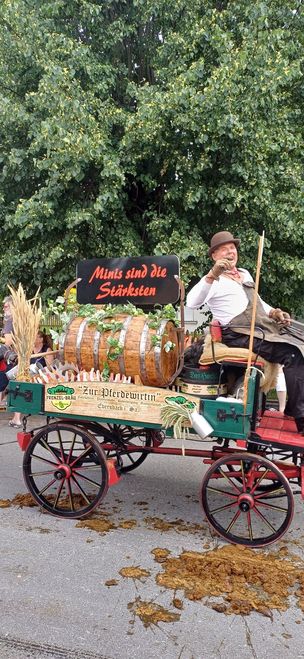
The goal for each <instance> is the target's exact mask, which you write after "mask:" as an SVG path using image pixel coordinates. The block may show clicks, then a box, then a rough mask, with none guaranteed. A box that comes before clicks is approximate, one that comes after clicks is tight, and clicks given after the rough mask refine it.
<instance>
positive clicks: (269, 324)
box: [227, 281, 304, 357]
mask: <svg viewBox="0 0 304 659" xmlns="http://www.w3.org/2000/svg"><path fill="white" fill-rule="evenodd" d="M240 285H241V286H243V289H244V291H245V293H246V295H247V297H248V305H247V307H246V309H245V311H242V313H240V314H239V315H238V316H235V317H234V318H232V320H231V321H230V322H229V323H228V325H227V327H231V329H232V330H233V331H234V332H238V333H239V334H248V335H249V334H250V326H251V317H252V302H253V295H254V283H253V282H251V281H249V282H245V283H243V284H240ZM258 327H260V328H261V329H262V330H263V332H264V336H263V338H264V339H265V341H271V342H272V343H289V344H290V345H292V346H296V347H297V348H298V349H299V350H300V351H301V353H302V355H303V357H304V337H303V338H302V339H301V338H300V337H296V336H293V335H291V334H289V333H288V326H287V327H286V326H284V325H279V324H278V323H277V322H276V321H275V320H272V319H271V318H269V316H267V314H266V312H265V310H264V307H263V305H262V303H261V299H260V297H259V296H258V300H257V308H256V318H255V331H254V336H255V337H256V338H258V339H261V338H262V333H261V332H259V331H258V329H257V328H258Z"/></svg>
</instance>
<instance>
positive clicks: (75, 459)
mask: <svg viewBox="0 0 304 659" xmlns="http://www.w3.org/2000/svg"><path fill="white" fill-rule="evenodd" d="M93 450H94V449H93V448H92V446H88V447H87V448H86V449H85V450H84V451H82V453H80V454H79V455H78V456H77V457H76V458H74V460H73V462H71V464H70V467H74V466H75V463H76V462H78V461H79V460H83V458H85V456H86V455H88V453H90V452H91V451H93Z"/></svg>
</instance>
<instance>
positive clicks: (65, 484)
mask: <svg viewBox="0 0 304 659" xmlns="http://www.w3.org/2000/svg"><path fill="white" fill-rule="evenodd" d="M23 475H24V479H25V482H26V485H27V487H28V489H29V491H30V492H31V494H32V496H33V497H34V499H35V500H36V501H37V503H38V504H39V505H40V506H42V508H44V509H45V510H47V511H48V512H49V513H51V514H52V515H56V516H59V517H68V518H80V517H86V516H87V515H88V514H89V513H91V512H92V510H94V508H96V506H98V505H99V503H100V502H101V500H102V499H103V497H104V496H105V494H106V492H107V490H108V469H107V464H106V457H105V454H104V451H103V450H102V448H101V447H100V444H99V443H98V442H97V440H96V439H95V438H94V436H93V435H92V434H91V433H89V432H88V431H87V430H85V429H84V428H81V427H76V426H74V425H71V424H68V423H54V424H51V425H49V426H45V427H44V428H42V429H41V430H39V431H38V432H37V433H36V434H35V435H34V437H33V439H32V441H31V443H30V444H29V446H28V448H27V450H26V451H25V454H24V459H23Z"/></svg>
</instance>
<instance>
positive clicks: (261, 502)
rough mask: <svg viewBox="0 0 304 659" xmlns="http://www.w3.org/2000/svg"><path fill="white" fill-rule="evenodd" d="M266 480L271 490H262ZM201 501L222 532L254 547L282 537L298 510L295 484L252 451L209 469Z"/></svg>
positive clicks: (231, 455)
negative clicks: (296, 508)
mask: <svg viewBox="0 0 304 659" xmlns="http://www.w3.org/2000/svg"><path fill="white" fill-rule="evenodd" d="M269 481H270V484H269ZM272 482H273V487H272V489H271V483H272ZM264 483H267V490H266V491H264V490H262V491H261V489H260V488H261V485H262V484H264ZM278 483H279V484H280V485H279V486H278ZM201 503H202V506H203V509H204V512H205V514H206V517H207V519H208V521H209V523H210V524H211V526H212V527H213V528H214V529H215V530H216V531H217V533H219V535H221V536H222V537H223V538H225V539H226V540H228V541H229V542H232V543H237V544H242V545H247V546H250V547H262V546H265V545H268V544H271V543H272V542H275V541H276V540H278V539H279V538H280V537H281V536H282V535H283V534H284V533H285V532H286V531H287V529H288V527H289V524H290V522H291V520H292V516H293V510H294V500H293V493H292V490H291V487H290V485H289V483H288V480H287V478H286V477H285V476H284V474H283V473H282V472H281V471H280V469H278V468H277V467H276V466H275V465H274V464H273V463H272V462H271V461H270V460H267V459H266V458H262V457H260V456H256V455H250V454H248V453H243V454H237V453H236V454H230V455H229V456H224V457H223V458H220V459H219V460H217V461H216V462H215V463H214V464H213V465H212V466H211V467H210V469H208V471H207V472H206V474H205V476H204V478H203V482H202V490H201Z"/></svg>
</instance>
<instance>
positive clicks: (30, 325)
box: [9, 284, 42, 382]
mask: <svg viewBox="0 0 304 659" xmlns="http://www.w3.org/2000/svg"><path fill="white" fill-rule="evenodd" d="M9 291H10V294H11V296H12V317H13V327H14V333H13V339H12V346H13V348H14V349H15V351H16V353H17V355H18V373H17V380H21V381H25V382H29V381H30V379H31V378H30V374H29V366H30V358H31V355H32V353H33V347H34V344H35V340H36V336H37V332H38V330H39V323H40V320H41V314H42V309H41V299H40V297H38V292H39V291H37V293H36V295H35V297H33V298H32V299H30V300H27V299H26V295H25V292H24V289H23V287H22V285H21V284H19V286H18V288H17V289H14V288H13V287H12V286H9Z"/></svg>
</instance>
